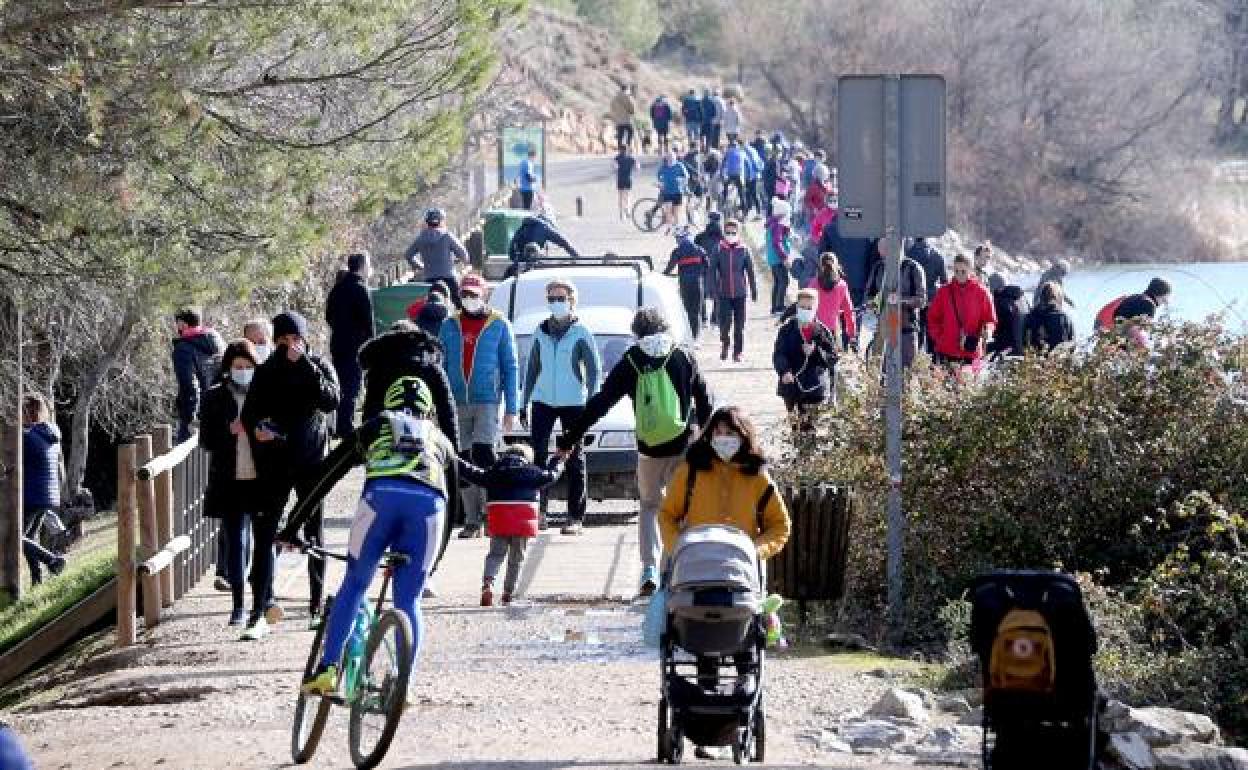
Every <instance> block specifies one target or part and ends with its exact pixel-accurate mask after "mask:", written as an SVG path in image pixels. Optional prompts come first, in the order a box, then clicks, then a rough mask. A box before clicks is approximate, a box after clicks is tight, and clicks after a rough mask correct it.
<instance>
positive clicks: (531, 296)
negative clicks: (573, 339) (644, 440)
mask: <svg viewBox="0 0 1248 770" xmlns="http://www.w3.org/2000/svg"><path fill="white" fill-rule="evenodd" d="M554 278H564V279H566V280H569V281H571V282H572V283H573V284H575V285H576V315H577V317H578V318H579V319H580V321H581V322H582V323H584V324H585V325H586V326H587V327H589V331H590V332H591V333H592V334H593V335H594V340H595V341H596V342H597V344H598V354H599V356H601V358H602V377H603V378H605V377H606V376H607V373H608V372H610V371H611V368H612V367H614V366H615V365H616V364H617V363H619V361H620V358H621V357H622V356H623V355H624V353H625V351H627V350H628V349H629V348H630V347H631V346H632V345H633V342H634V339H633V333H632V331H631V326H632V323H633V315H634V314H635V313H636V312H637V309H638V308H641V307H649V306H652V307H657V308H659V309H660V310H661V311H662V313H663V315H664V316H665V317H666V318H667V321H668V323H670V324H671V327H672V336H673V337H675V338H676V344H678V345H686V346H687V345H691V344H692V342H693V334H692V332H691V331H690V329H689V321H688V319H687V318H686V317H685V308H684V305H683V304H682V303H681V300H680V292H679V291H678V290H677V288H676V283H675V282H674V281H672V280H671V279H670V278H667V277H666V276H663V275H661V274H660V273H657V272H655V271H654V269H653V267H652V265H651V262H650V258H649V257H620V258H586V257H582V258H579V259H569V260H542V261H541V262H539V263H537V265H536V266H535V267H533V268H531V269H529V270H528V271H526V272H524V273H523V274H521V275H520V276H519V277H518V278H508V279H506V280H504V281H502V282H501V283H499V284H498V285H497V286H496V287H495V288H494V291H493V292H492V294H491V295H490V304H491V305H492V306H494V307H495V308H496V309H498V311H499V312H501V313H502V314H503V315H505V316H506V317H507V318H508V319H509V320H510V321H511V324H512V328H513V330H514V332H515V335H516V350H517V355H518V357H519V359H520V383H521V388H523V385H524V375H525V371H526V368H527V366H528V357H529V350H530V349H531V348H532V346H533V332H534V331H535V330H536V329H537V327H538V325H539V324H541V323H542V321H545V320H546V319H547V318H549V317H550V310H549V309H548V307H547V304H546V284H547V283H549V282H550V281H551V280H552V279H554ZM561 430H562V426H558V427H557V428H556V430H555V432H554V435H552V436H551V444H552V447H553V444H554V440H555V435H558V433H559V432H560V431H561ZM505 440H506V441H508V442H515V441H523V440H528V433H527V432H518V433H509V434H507V435H506V436H505ZM584 444H585V465H586V468H587V470H588V471H589V488H588V495H589V498H590V499H592V500H606V499H620V498H623V499H636V497H637V481H636V473H637V438H636V433H635V429H634V426H633V409H632V404H631V402H629V401H627V400H623V401H620V403H618V404H616V405H615V408H613V409H612V410H611V411H610V412H609V413H608V414H607V416H606V417H603V418H602V419H601V420H599V421H598V423H597V424H596V425H594V427H593V429H591V430H590V431H589V433H587V434H586V435H585V442H584Z"/></svg>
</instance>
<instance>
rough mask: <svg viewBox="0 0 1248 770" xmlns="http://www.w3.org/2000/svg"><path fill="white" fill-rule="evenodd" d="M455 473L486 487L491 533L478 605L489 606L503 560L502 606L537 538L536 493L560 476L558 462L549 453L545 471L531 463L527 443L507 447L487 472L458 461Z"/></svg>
mask: <svg viewBox="0 0 1248 770" xmlns="http://www.w3.org/2000/svg"><path fill="white" fill-rule="evenodd" d="M459 469H460V475H461V476H462V477H463V478H464V479H466V480H467V481H468V482H470V483H472V484H476V485H477V486H479V487H481V488H483V489H485V493H486V505H485V514H486V522H487V531H488V532H489V533H490V552H489V553H488V554H486V557H485V577H484V578H483V579H482V581H481V606H482V607H492V606H494V581H495V579H496V578H497V577H498V570H499V568H500V567H501V566H502V565H503V560H504V559H505V560H506V561H507V576H506V577H505V578H504V579H503V596H502V603H503V605H508V604H511V600H512V598H513V597H514V595H515V592H516V581H517V580H518V579H519V578H520V568H521V567H522V566H524V554H525V551H526V550H527V549H528V547H529V540H530V539H532V538H534V537H536V536H537V520H538V509H539V505H540V501H541V491H542V490H543V489H544V488H546V487H548V486H550V485H551V484H554V483H555V482H556V481H558V480H559V476H560V475H562V474H563V462H562V461H561V460H560V459H559V456H558V455H551V458H550V460H549V462H548V463H547V465H546V467H545V468H542V467H539V466H537V465H534V464H533V450H532V449H530V448H529V446H528V445H527V444H512V445H511V446H508V447H507V448H506V449H504V450H503V451H502V453H501V454H500V455H499V457H498V460H497V461H496V462H495V463H494V464H493V465H492V466H490V468H489V470H484V469H482V468H478V467H477V466H475V465H473V464H472V463H470V462H468V461H466V460H464V459H463V458H460V461H459Z"/></svg>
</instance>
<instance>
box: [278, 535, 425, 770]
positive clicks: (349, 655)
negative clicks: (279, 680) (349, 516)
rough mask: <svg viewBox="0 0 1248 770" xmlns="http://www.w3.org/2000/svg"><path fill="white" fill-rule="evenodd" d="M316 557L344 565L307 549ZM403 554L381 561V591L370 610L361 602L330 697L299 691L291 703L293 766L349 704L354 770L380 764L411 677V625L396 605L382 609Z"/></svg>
mask: <svg viewBox="0 0 1248 770" xmlns="http://www.w3.org/2000/svg"><path fill="white" fill-rule="evenodd" d="M306 550H307V552H308V553H309V554H311V555H312V556H314V557H317V558H321V559H325V558H330V559H338V560H339V561H346V560H347V557H346V556H345V555H342V554H337V553H333V552H331V551H327V550H325V549H323V548H317V547H315V546H308V547H307V548H306ZM407 562H408V557H407V556H406V555H404V554H400V553H393V552H388V553H386V554H385V555H384V556H382V557H381V567H382V581H381V592H380V593H378V594H377V600H376V601H375V602H374V604H373V606H372V607H369V604H368V600H367V597H366V598H365V599H364V600H363V601H361V602H360V607H359V610H358V611H357V612H356V617H355V625H354V626H353V627H352V629H351V635H350V636H349V637H347V648H346V650H345V651H344V652H343V659H342V661H341V663H340V665H339V667H338V671H339V674H338V685H337V687H335V688H334V694H332V695H326V696H319V695H312V694H308V693H304V692H303V691H302V690H300V692H299V698H298V700H296V701H295V719H294V724H293V726H292V728H291V733H290V753H291V757H292V759H294V761H295V763H296V764H303V763H305V762H307V761H308V760H310V759H312V755H313V754H315V753H316V747H317V745H318V744H319V743H320V741H321V736H322V735H323V734H324V732H325V724H326V723H327V722H328V721H329V712H330V709H331V708H332V707H333V706H347V707H349V708H350V709H351V719H350V723H349V727H348V731H347V742H348V744H349V745H350V748H351V761H352V762H354V763H355V766H356V767H358V768H372V767H376V766H377V765H379V764H380V763H381V760H382V759H383V758H385V756H386V752H387V751H388V750H389V749H390V743H391V741H393V740H394V734H395V731H397V730H398V729H399V719H400V718H401V717H402V716H403V708H404V706H406V704H407V684H408V681H409V680H410V678H411V675H412V643H413V637H412V624H411V620H410V619H409V618H408V617H407V615H406V614H405V613H404V612H403V611H401V610H399V609H397V608H394V607H391V608H390V609H385V607H384V605H385V601H386V591H387V589H389V587H390V580H391V577H392V575H393V572H394V568H395V567H399V566H402V565H404V564H407ZM333 601H334V597H332V596H330V597H328V598H327V599H325V606H324V609H323V610H322V612H321V618H323V620H322V622H321V625H320V627H319V628H317V630H316V636H314V637H313V638H312V649H311V650H309V651H308V662H307V665H306V666H305V667H304V672H303V678H304V680H305V681H306V680H307V679H308V678H309V677H311V676H312V673H313V672H314V671H315V670H316V667H317V664H318V663H320V661H321V655H322V653H323V650H324V646H325V629H326V627H328V625H329V622H328V621H329V612H330V610H331V609H332V608H333Z"/></svg>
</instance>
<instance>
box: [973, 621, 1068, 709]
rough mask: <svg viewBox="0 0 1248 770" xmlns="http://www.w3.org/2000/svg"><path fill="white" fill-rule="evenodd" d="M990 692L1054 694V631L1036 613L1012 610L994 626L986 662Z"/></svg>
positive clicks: (1055, 659)
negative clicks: (995, 630) (989, 654)
mask: <svg viewBox="0 0 1248 770" xmlns="http://www.w3.org/2000/svg"><path fill="white" fill-rule="evenodd" d="M988 682H989V689H990V690H1007V691H1011V692H1025V693H1032V694H1036V695H1053V694H1054V693H1055V691H1056V688H1057V658H1056V653H1055V650H1054V646H1053V631H1052V629H1051V628H1049V622H1048V621H1047V620H1045V618H1044V615H1042V614H1040V613H1039V612H1036V611H1035V610H1022V609H1017V608H1016V609H1012V610H1010V611H1009V612H1007V613H1006V614H1005V617H1004V618H1002V619H1001V622H1000V623H999V624H998V625H997V633H996V635H995V636H994V637H993V640H992V657H991V658H989V663H988Z"/></svg>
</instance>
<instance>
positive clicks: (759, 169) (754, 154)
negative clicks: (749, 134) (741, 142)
mask: <svg viewBox="0 0 1248 770" xmlns="http://www.w3.org/2000/svg"><path fill="white" fill-rule="evenodd" d="M762 175H763V156H761V155H759V154H758V150H756V149H754V145H752V144H747V145H746V146H745V181H747V182H753V181H755V180H757V179H758V178H759V177H761V176H762Z"/></svg>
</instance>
